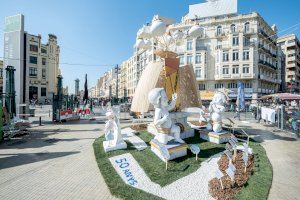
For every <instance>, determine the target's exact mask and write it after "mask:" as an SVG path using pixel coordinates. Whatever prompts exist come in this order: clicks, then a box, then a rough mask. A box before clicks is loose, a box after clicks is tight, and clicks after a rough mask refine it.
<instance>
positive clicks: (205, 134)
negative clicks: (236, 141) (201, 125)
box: [199, 130, 231, 144]
mask: <svg viewBox="0 0 300 200" xmlns="http://www.w3.org/2000/svg"><path fill="white" fill-rule="evenodd" d="M199 132H200V138H201V139H203V140H206V141H209V142H212V143H216V144H221V143H226V142H228V141H229V139H230V138H231V133H230V132H228V131H224V130H223V131H222V132H220V133H215V132H209V131H205V130H200V131H199Z"/></svg>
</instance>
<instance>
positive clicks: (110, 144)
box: [103, 109, 127, 152]
mask: <svg viewBox="0 0 300 200" xmlns="http://www.w3.org/2000/svg"><path fill="white" fill-rule="evenodd" d="M106 117H107V119H108V121H107V122H106V123H105V129H104V132H105V139H106V141H105V142H104V144H103V146H104V149H105V151H106V152H107V151H112V150H117V149H124V148H127V145H126V143H125V142H124V141H123V138H122V135H121V129H120V121H119V118H118V116H117V115H116V113H115V112H114V111H113V109H109V110H108V111H107V112H106Z"/></svg>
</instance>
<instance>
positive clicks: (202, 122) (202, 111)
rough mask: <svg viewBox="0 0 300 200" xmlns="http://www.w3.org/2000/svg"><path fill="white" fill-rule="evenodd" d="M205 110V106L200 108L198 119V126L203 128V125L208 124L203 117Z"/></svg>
mask: <svg viewBox="0 0 300 200" xmlns="http://www.w3.org/2000/svg"><path fill="white" fill-rule="evenodd" d="M205 110H206V108H205V106H202V108H200V112H199V114H200V118H199V124H200V126H203V125H205V124H207V123H208V119H207V118H206V117H205Z"/></svg>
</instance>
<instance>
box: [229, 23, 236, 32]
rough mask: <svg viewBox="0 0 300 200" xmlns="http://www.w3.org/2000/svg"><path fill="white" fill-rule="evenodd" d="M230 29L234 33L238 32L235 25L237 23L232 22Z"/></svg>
mask: <svg viewBox="0 0 300 200" xmlns="http://www.w3.org/2000/svg"><path fill="white" fill-rule="evenodd" d="M230 30H231V32H232V33H235V32H236V26H235V24H231V26H230Z"/></svg>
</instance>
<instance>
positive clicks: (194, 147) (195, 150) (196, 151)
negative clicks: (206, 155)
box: [190, 144, 200, 154]
mask: <svg viewBox="0 0 300 200" xmlns="http://www.w3.org/2000/svg"><path fill="white" fill-rule="evenodd" d="M190 149H191V152H192V153H193V154H199V153H200V148H199V146H197V145H195V144H192V145H191V146H190Z"/></svg>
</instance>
